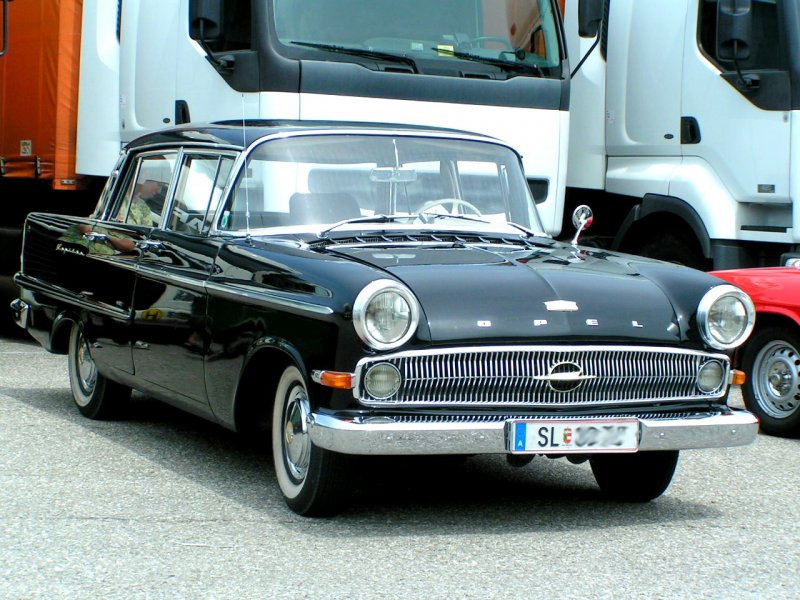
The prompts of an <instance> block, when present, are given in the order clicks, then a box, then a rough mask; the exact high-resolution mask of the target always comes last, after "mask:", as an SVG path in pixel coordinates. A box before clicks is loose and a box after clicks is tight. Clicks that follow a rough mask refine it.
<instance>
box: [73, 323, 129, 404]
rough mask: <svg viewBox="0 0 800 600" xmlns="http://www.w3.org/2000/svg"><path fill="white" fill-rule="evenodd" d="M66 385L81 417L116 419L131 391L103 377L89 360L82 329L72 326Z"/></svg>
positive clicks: (87, 346) (88, 351) (77, 325)
mask: <svg viewBox="0 0 800 600" xmlns="http://www.w3.org/2000/svg"><path fill="white" fill-rule="evenodd" d="M68 370H69V385H70V388H71V389H72V399H73V400H74V401H75V404H76V405H77V406H78V410H79V411H81V414H82V415H83V416H84V417H88V418H90V419H110V418H114V417H118V416H119V415H120V414H121V412H122V409H123V408H124V406H125V405H126V404H127V403H128V401H129V400H130V398H131V388H129V387H127V386H124V385H121V384H119V383H117V382H115V381H111V380H110V379H107V378H105V377H103V376H102V375H101V374H100V373H99V372H98V371H97V366H96V365H95V363H94V359H92V354H91V352H90V349H89V344H88V342H87V341H86V338H85V337H84V336H83V328H82V327H81V326H80V325H79V324H77V323H75V324H73V325H72V331H71V332H70V336H69V358H68Z"/></svg>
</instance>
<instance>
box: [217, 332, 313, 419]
mask: <svg viewBox="0 0 800 600" xmlns="http://www.w3.org/2000/svg"><path fill="white" fill-rule="evenodd" d="M292 365H294V366H295V367H297V368H298V369H299V371H300V373H301V374H304V376H305V373H306V368H305V361H304V360H303V359H302V356H301V355H300V353H299V352H298V351H297V350H296V349H295V348H293V347H291V346H289V345H288V344H286V343H282V342H279V341H276V340H265V341H262V342H260V343H257V344H256V345H255V346H254V347H253V348H252V349H251V350H250V352H249V353H248V356H247V359H246V360H245V364H244V366H243V368H242V373H241V375H240V377H239V383H238V385H237V387H236V396H235V399H234V407H233V419H234V429H235V430H236V431H239V432H242V433H254V432H260V431H266V432H269V431H270V427H271V421H272V405H273V402H274V399H275V391H276V389H277V387H278V381H279V380H280V377H281V374H282V373H283V371H284V370H285V369H286V368H287V367H289V366H292Z"/></svg>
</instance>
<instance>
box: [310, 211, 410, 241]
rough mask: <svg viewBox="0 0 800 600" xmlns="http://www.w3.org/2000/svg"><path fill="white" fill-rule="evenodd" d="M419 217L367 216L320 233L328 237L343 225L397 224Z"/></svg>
mask: <svg viewBox="0 0 800 600" xmlns="http://www.w3.org/2000/svg"><path fill="white" fill-rule="evenodd" d="M416 218H417V215H367V216H365V217H354V218H352V219H345V220H344V221H339V222H338V223H334V224H333V225H331V226H330V227H328V228H327V229H323V230H322V231H320V232H319V237H321V238H324V237H326V236H327V235H328V234H329V233H330V232H331V231H333V230H334V229H338V228H339V227H341V226H342V225H350V224H351V223H395V222H397V221H402V220H404V219H416Z"/></svg>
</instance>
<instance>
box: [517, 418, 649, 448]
mask: <svg viewBox="0 0 800 600" xmlns="http://www.w3.org/2000/svg"><path fill="white" fill-rule="evenodd" d="M507 427H508V430H507V431H508V433H509V435H508V436H507V439H508V445H509V448H508V451H509V452H511V453H512V454H525V453H527V454H530V453H537V454H568V453H594V452H636V450H637V449H638V448H639V421H638V420H637V419H633V418H630V419H627V418H625V419H602V420H574V421H561V420H559V421H552V420H547V421H537V420H512V421H508V423H507Z"/></svg>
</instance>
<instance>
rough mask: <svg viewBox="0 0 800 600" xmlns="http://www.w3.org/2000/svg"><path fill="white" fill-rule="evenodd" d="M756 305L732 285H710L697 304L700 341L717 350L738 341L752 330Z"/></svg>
mask: <svg viewBox="0 0 800 600" xmlns="http://www.w3.org/2000/svg"><path fill="white" fill-rule="evenodd" d="M755 320H756V309H755V307H754V306H753V301H752V300H750V296H748V295H747V294H745V293H744V292H743V291H742V290H740V289H739V288H737V287H734V286H732V285H718V286H716V287H714V288H711V289H710V290H709V291H708V292H706V295H705V296H703V299H702V300H700V305H699V306H698V307H697V324H698V327H699V328H700V335H702V336H703V341H705V343H706V344H708V345H709V346H711V347H712V348H716V349H717V350H729V349H731V348H736V347H737V346H739V345H741V344H742V343H743V342H744V341H745V340H746V339H747V336H749V335H750V332H751V331H752V330H753V325H754V324H755Z"/></svg>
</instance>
